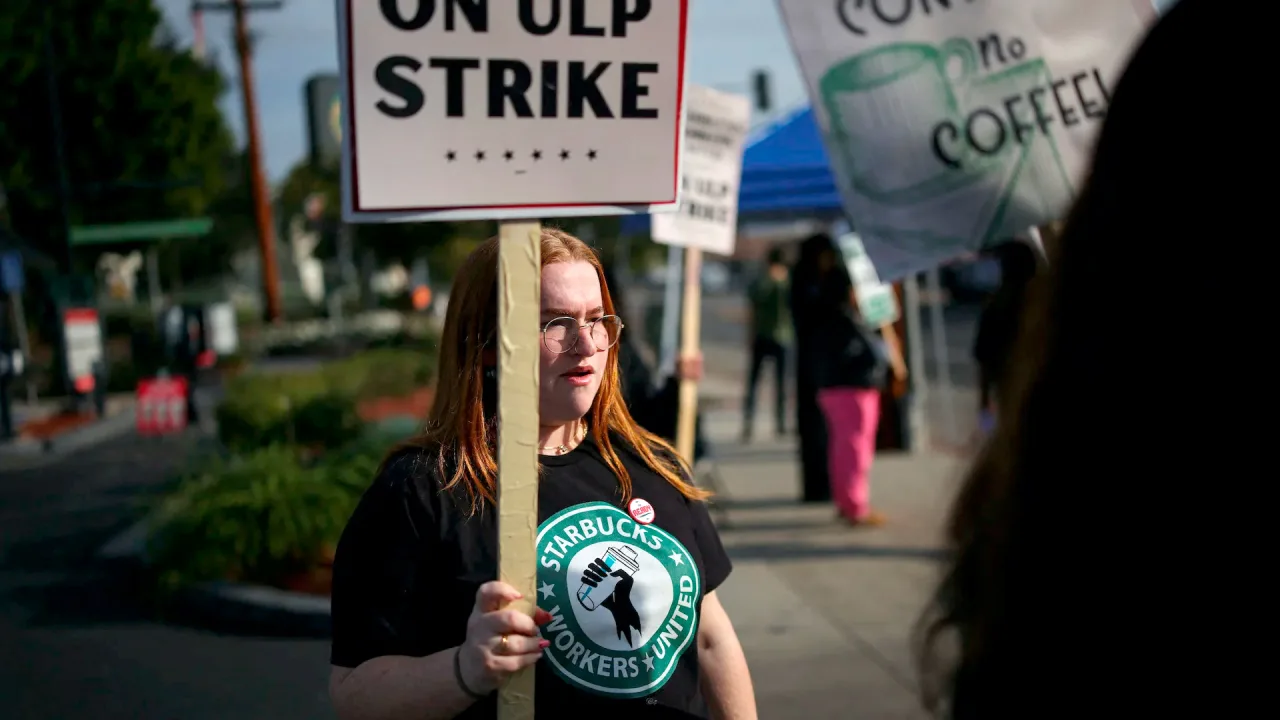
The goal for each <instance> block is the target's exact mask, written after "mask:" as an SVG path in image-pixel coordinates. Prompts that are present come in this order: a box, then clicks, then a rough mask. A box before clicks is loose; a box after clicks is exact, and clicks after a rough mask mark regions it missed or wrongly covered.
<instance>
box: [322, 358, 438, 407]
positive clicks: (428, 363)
mask: <svg viewBox="0 0 1280 720" xmlns="http://www.w3.org/2000/svg"><path fill="white" fill-rule="evenodd" d="M323 372H324V373H325V376H326V378H327V381H328V383H329V386H330V387H332V388H335V389H338V390H340V391H342V392H346V393H349V394H350V395H352V396H353V397H355V398H357V399H360V400H367V399H372V398H382V397H398V396H403V395H408V394H409V393H411V392H413V391H414V390H417V389H419V388H422V387H424V386H426V385H429V384H431V382H432V381H433V380H434V379H435V355H434V354H431V353H427V352H422V351H420V350H412V349H402V348H379V349H376V350H366V351H365V352H362V353H359V354H357V355H354V356H352V357H350V358H348V359H346V360H340V361H338V362H335V363H331V364H329V365H326V366H325V368H324V370H323Z"/></svg>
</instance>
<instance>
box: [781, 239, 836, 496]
mask: <svg viewBox="0 0 1280 720" xmlns="http://www.w3.org/2000/svg"><path fill="white" fill-rule="evenodd" d="M833 252H834V246H833V245H832V242H831V236H830V235H826V234H823V233H819V234H816V235H811V236H809V237H808V238H806V239H805V240H804V241H803V242H802V243H801V244H800V257H799V258H798V259H797V260H796V264H795V266H794V267H792V269H791V278H790V279H791V287H790V290H791V292H790V303H788V304H789V305H790V307H791V325H792V327H793V328H795V335H794V337H795V347H796V372H795V376H796V435H797V436H798V438H799V441H800V477H801V499H802V501H803V502H806V503H823V502H830V501H831V476H830V474H829V473H828V472H827V421H826V419H825V418H824V417H823V416H822V408H821V407H820V406H819V405H818V386H817V384H816V383H815V382H814V372H813V370H814V366H815V364H816V363H817V362H818V357H819V354H820V346H821V344H822V337H823V334H824V332H825V330H824V328H823V325H822V314H823V313H822V299H823V298H822V278H823V273H824V272H826V271H825V270H824V269H823V265H824V262H825V263H826V264H827V267H828V269H829V266H830V263H831V262H832V261H833V260H832V255H831V253H833ZM824 257H826V258H827V260H825V261H824V259H823V258H824Z"/></svg>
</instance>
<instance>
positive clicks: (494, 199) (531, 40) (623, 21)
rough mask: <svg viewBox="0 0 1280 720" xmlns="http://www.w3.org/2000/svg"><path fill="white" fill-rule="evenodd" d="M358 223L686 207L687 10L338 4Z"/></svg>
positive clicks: (414, 1) (629, 5)
mask: <svg viewBox="0 0 1280 720" xmlns="http://www.w3.org/2000/svg"><path fill="white" fill-rule="evenodd" d="M338 6H339V28H338V35H339V42H340V44H341V48H340V58H341V60H340V65H341V69H342V76H343V93H344V107H345V108H346V109H347V112H346V122H347V123H348V124H349V127H348V130H347V132H346V137H347V139H348V142H346V143H344V147H343V184H344V188H345V191H344V193H343V198H344V208H343V215H344V218H345V219H347V220H348V221H352V222H377V221H386V220H461V219H502V218H519V217H530V216H533V217H551V216H569V215H579V216H586V215H601V214H619V213H626V212H651V211H654V210H663V209H667V210H669V209H674V207H675V205H676V203H677V201H678V199H679V183H678V180H679V177H680V167H679V164H680V143H681V139H682V134H681V131H680V127H681V122H682V113H683V104H684V103H683V97H682V90H683V80H684V61H685V29H686V19H687V13H688V0H662V1H661V2H653V1H652V0H612V2H598V1H596V2H588V1H587V0H562V1H559V0H558V1H556V2H534V1H533V0H519V1H518V2H500V3H490V2H487V1H486V0H400V1H399V2H394V1H392V0H386V1H384V2H356V1H355V0H339V3H338Z"/></svg>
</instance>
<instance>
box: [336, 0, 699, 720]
mask: <svg viewBox="0 0 1280 720" xmlns="http://www.w3.org/2000/svg"><path fill="white" fill-rule="evenodd" d="M437 5H439V4H438V3H437V4H431V3H426V2H418V3H412V2H407V1H405V2H399V3H394V2H382V3H374V2H366V1H365V0H338V38H339V53H338V54H339V67H340V70H341V74H342V83H341V87H342V103H343V104H342V108H343V111H342V117H343V124H344V127H343V133H342V135H343V145H342V191H343V192H342V204H343V208H342V211H343V219H344V220H345V221H346V222H349V223H359V222H364V223H370V222H432V221H455V220H498V221H500V222H501V230H500V232H499V236H500V242H499V252H498V288H497V290H498V336H497V342H498V347H497V348H496V349H497V352H498V423H499V433H498V457H497V462H498V474H499V479H498V490H497V495H498V566H499V567H498V577H500V578H501V579H502V580H503V581H504V582H507V583H509V584H511V585H512V586H514V587H515V588H516V589H517V590H519V591H520V592H521V593H523V594H524V597H525V599H524V600H522V601H521V602H520V603H519V609H520V610H521V611H523V612H526V613H529V614H532V613H533V612H534V609H535V608H534V602H535V601H536V598H537V587H538V584H539V580H540V579H541V580H543V581H546V580H549V579H554V578H543V577H541V575H540V574H542V573H550V572H552V571H551V570H549V569H547V568H541V567H539V566H538V565H537V564H536V563H535V541H536V539H537V533H538V517H539V513H538V371H539V367H538V366H539V357H540V352H539V347H540V343H541V332H540V331H541V327H540V326H539V317H540V315H541V310H540V308H541V244H540V243H541V226H540V225H539V223H538V222H536V221H529V220H525V219H524V218H528V217H529V216H531V215H532V216H537V217H542V218H548V217H590V216H597V215H619V214H628V213H661V212H670V211H673V210H675V209H676V207H678V204H679V200H680V185H679V182H678V179H679V178H680V177H681V167H680V163H681V153H680V146H681V144H682V142H683V136H682V134H681V132H680V128H681V126H682V124H683V121H684V104H685V103H684V100H683V98H684V93H683V89H684V75H685V68H684V58H685V52H684V48H685V31H686V28H687V27H688V22H687V20H688V5H689V3H688V0H674V1H672V2H663V3H653V4H649V3H616V2H615V3H604V2H593V3H584V4H583V7H584V8H585V9H584V11H583V13H582V14H581V15H582V16H579V14H577V13H575V14H574V16H573V18H572V19H571V18H569V14H568V13H565V14H564V15H563V17H562V16H561V15H560V14H556V15H553V16H550V17H549V18H548V17H541V16H539V17H529V16H527V14H524V15H522V14H521V13H520V12H518V8H517V7H516V5H517V4H516V3H458V4H454V3H450V4H449V5H450V7H449V11H448V12H444V11H443V10H442V11H441V12H435V11H434V10H433V9H432V8H435V7H437ZM575 7H576V6H575ZM455 10H456V11H457V12H455ZM430 53H436V54H438V57H431V56H430ZM499 65H500V66H501V67H498V66H499ZM495 68H496V69H495ZM583 68H586V70H585V71H584V70H583ZM446 70H447V71H446ZM472 70H475V72H471V71H472ZM584 72H585V73H586V74H585V75H584V74H583V73H584ZM575 73H576V75H575ZM575 77H578V78H579V79H580V78H581V77H586V78H587V79H586V80H582V81H581V82H579V81H578V80H573V81H572V82H570V79H571V78H575ZM455 296H456V294H455ZM440 381H441V382H451V381H452V379H450V378H441V379H440ZM436 621H437V622H457V623H458V624H459V626H461V625H462V624H463V623H464V622H465V621H466V619H465V618H462V617H459V618H442V619H436ZM547 652H548V653H553V652H555V649H554V647H553V648H551V649H549V650H548V651H547ZM551 659H553V660H554V657H552V658H551ZM533 680H534V671H533V668H529V669H528V670H527V671H526V672H522V673H519V674H517V675H515V676H513V677H511V678H510V679H508V681H507V682H506V683H504V684H503V686H502V688H501V689H500V690H499V693H498V717H499V718H500V720H530V719H531V718H532V717H533V714H534V682H533Z"/></svg>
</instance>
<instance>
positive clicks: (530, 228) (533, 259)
mask: <svg viewBox="0 0 1280 720" xmlns="http://www.w3.org/2000/svg"><path fill="white" fill-rule="evenodd" d="M541 235H542V226H541V225H539V224H538V223H537V222H504V223H502V225H501V229H500V231H499V244H498V468H499V469H500V471H501V473H502V476H501V481H500V482H499V483H498V578H499V579H501V580H502V581H503V582H505V583H507V584H509V585H511V586H512V587H514V588H515V589H516V590H519V591H520V592H521V593H522V594H523V595H524V598H523V599H521V600H519V601H517V605H518V607H519V609H520V610H521V611H522V612H526V613H529V614H530V615H532V614H533V611H534V609H535V608H534V603H533V599H534V598H536V597H537V596H538V583H537V565H536V563H535V561H534V545H535V542H536V540H537V536H538V357H539V353H538V346H539V342H540V341H541V336H540V334H539V332H538V330H539V328H538V320H539V314H540V312H539V305H540V299H541V297H542V290H541V287H542V272H541V255H542V252H541V249H542V243H541V241H540V238H541ZM533 680H534V669H533V668H531V667H530V668H526V669H525V670H523V671H521V672H519V673H517V674H516V675H515V676H514V677H512V678H511V679H510V680H508V681H507V683H506V684H505V685H503V686H502V689H501V690H500V691H499V693H498V716H499V717H501V718H505V720H527V719H529V718H532V717H533Z"/></svg>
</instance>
